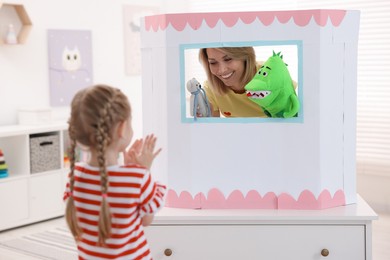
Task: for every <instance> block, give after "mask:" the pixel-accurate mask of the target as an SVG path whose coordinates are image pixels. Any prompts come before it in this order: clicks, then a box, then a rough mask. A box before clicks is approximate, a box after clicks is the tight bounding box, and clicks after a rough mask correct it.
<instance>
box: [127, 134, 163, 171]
mask: <svg viewBox="0 0 390 260" xmlns="http://www.w3.org/2000/svg"><path fill="white" fill-rule="evenodd" d="M156 141H157V137H155V136H154V135H153V134H151V135H147V136H146V137H145V140H143V139H137V140H135V142H134V143H133V144H132V145H131V147H130V148H129V150H127V152H124V153H123V155H124V161H125V164H130V163H136V164H139V165H142V166H144V167H146V168H148V169H150V167H151V166H152V163H153V160H154V158H156V156H157V155H158V154H159V153H160V152H161V148H159V149H157V151H155V145H156Z"/></svg>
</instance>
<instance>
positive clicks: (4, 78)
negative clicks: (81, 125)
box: [0, 0, 187, 137]
mask: <svg viewBox="0 0 390 260" xmlns="http://www.w3.org/2000/svg"><path fill="white" fill-rule="evenodd" d="M5 2H7V3H15V4H23V5H24V6H25V9H26V10H27V12H28V14H29V17H30V19H31V20H32V23H33V28H32V30H31V32H30V34H29V38H28V40H27V42H26V44H24V45H0V126H1V125H9V124H16V123H17V110H18V108H19V107H24V106H35V107H42V106H49V104H50V100H49V70H48V44H47V42H48V40H47V30H48V29H73V30H90V31H91V32H92V49H93V50H92V51H93V58H92V59H93V83H106V84H110V85H113V86H116V87H118V88H121V89H122V90H123V91H124V92H125V93H126V94H127V95H128V97H129V99H130V102H131V104H132V107H133V125H134V131H135V136H136V137H138V136H142V111H141V107H142V104H141V101H142V98H141V92H142V88H141V84H142V82H141V77H140V76H126V74H125V69H124V64H125V63H124V62H125V61H124V37H123V30H124V29H123V10H122V7H123V5H140V4H144V5H149V6H157V7H158V8H160V10H161V12H162V13H175V12H186V5H187V3H186V1H180V0H169V1H166V0H165V1H162V0H148V1H142V2H140V1H139V0H122V1H120V0H19V1H15V0H14V1H12V0H7V1H5ZM162 2H164V3H163V4H162ZM68 113H69V108H61V109H59V108H55V109H54V113H53V116H54V117H55V118H56V119H64V120H66V119H67V117H68Z"/></svg>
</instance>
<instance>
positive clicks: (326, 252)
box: [321, 248, 329, 257]
mask: <svg viewBox="0 0 390 260" xmlns="http://www.w3.org/2000/svg"><path fill="white" fill-rule="evenodd" d="M321 255H322V256H325V257H327V256H328V255H329V250H328V249H326V248H324V249H322V250H321Z"/></svg>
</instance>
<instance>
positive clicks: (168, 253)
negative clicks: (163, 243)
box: [164, 248, 173, 256]
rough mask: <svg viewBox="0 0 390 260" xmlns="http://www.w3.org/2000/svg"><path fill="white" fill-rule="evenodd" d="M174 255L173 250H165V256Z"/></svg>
mask: <svg viewBox="0 0 390 260" xmlns="http://www.w3.org/2000/svg"><path fill="white" fill-rule="evenodd" d="M172 253H173V252H172V250H171V249H169V248H167V249H165V250H164V255H166V256H171V255H172Z"/></svg>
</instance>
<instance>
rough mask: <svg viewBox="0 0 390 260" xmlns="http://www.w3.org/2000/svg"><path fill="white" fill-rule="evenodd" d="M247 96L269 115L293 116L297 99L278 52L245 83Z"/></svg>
mask: <svg viewBox="0 0 390 260" xmlns="http://www.w3.org/2000/svg"><path fill="white" fill-rule="evenodd" d="M245 90H246V93H247V97H248V98H249V99H250V100H251V101H253V102H255V103H256V104H258V105H259V106H260V107H261V108H262V109H263V110H264V113H265V114H266V115H267V116H269V117H284V118H288V117H294V116H297V113H298V111H299V100H298V97H297V94H296V93H295V89H294V84H293V81H292V79H291V76H290V73H289V72H288V69H287V65H286V64H285V63H284V61H283V55H280V52H279V53H277V54H275V52H274V51H273V54H272V56H271V57H269V58H268V60H267V61H266V62H265V63H264V64H263V66H261V68H260V69H259V71H258V72H257V73H256V75H255V76H254V77H253V79H252V80H251V81H250V82H249V83H248V84H246V86H245Z"/></svg>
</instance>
